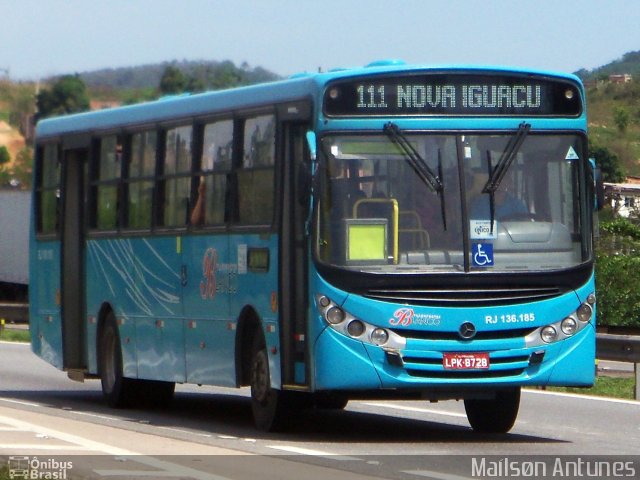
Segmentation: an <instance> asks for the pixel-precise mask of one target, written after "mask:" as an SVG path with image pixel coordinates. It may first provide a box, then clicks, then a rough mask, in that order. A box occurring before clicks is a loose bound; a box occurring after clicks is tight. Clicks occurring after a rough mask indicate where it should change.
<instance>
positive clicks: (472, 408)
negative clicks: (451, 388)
mask: <svg viewBox="0 0 640 480" xmlns="http://www.w3.org/2000/svg"><path fill="white" fill-rule="evenodd" d="M519 407H520V387H517V388H511V389H508V390H499V391H497V392H496V396H495V398H492V399H465V401H464V409H465V411H466V412H467V419H468V420H469V423H470V424H471V427H472V428H473V430H474V431H476V432H479V433H507V432H508V431H509V430H511V427H513V425H514V423H515V422H516V417H517V416H518V409H519Z"/></svg>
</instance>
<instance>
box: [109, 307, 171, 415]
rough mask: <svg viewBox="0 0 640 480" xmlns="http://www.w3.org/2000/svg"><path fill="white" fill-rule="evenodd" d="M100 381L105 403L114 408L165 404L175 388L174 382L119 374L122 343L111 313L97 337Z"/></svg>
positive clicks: (169, 401) (120, 372)
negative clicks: (98, 341) (98, 337)
mask: <svg viewBox="0 0 640 480" xmlns="http://www.w3.org/2000/svg"><path fill="white" fill-rule="evenodd" d="M100 382H101V384H102V394H103V395H104V398H105V400H106V401H107V404H108V405H109V406H110V407H114V408H128V407H137V406H141V407H151V408H153V407H165V406H167V405H168V404H169V403H171V400H172V399H173V393H174V391H175V387H176V384H175V383H174V382H162V381H158V380H138V379H134V378H125V377H124V376H123V373H122V344H121V343H120V333H119V332H118V325H117V324H116V319H115V316H114V315H113V312H109V313H108V314H107V317H106V318H105V322H104V328H103V329H102V334H101V336H100Z"/></svg>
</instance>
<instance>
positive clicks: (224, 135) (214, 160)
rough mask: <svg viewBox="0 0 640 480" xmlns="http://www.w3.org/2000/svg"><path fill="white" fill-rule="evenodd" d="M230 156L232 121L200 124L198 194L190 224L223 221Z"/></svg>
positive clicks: (216, 223) (218, 223)
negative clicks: (200, 148) (202, 128)
mask: <svg viewBox="0 0 640 480" xmlns="http://www.w3.org/2000/svg"><path fill="white" fill-rule="evenodd" d="M232 158H233V120H222V121H218V122H214V123H209V124H207V125H205V126H204V132H203V144H202V157H201V159H200V172H199V176H200V178H199V181H198V182H197V185H198V197H197V199H196V203H195V206H194V210H193V212H192V214H191V223H192V224H193V225H202V224H206V225H220V224H223V223H224V221H225V202H226V198H227V175H228V173H229V172H230V171H231V161H232Z"/></svg>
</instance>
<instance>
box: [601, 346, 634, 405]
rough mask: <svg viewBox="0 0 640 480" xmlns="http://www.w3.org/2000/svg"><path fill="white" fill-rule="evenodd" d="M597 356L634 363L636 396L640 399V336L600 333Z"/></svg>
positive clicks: (603, 358)
mask: <svg viewBox="0 0 640 480" xmlns="http://www.w3.org/2000/svg"><path fill="white" fill-rule="evenodd" d="M596 357H597V358H598V359H600V360H611V361H614V362H631V363H633V364H634V366H633V371H634V373H635V380H636V385H635V388H634V398H635V399H636V400H640V336H637V335H611V334H608V333H598V334H597V335H596Z"/></svg>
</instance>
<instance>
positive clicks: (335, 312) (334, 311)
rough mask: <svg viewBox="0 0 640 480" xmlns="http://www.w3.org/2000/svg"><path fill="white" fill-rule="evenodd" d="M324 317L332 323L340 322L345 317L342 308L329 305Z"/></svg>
mask: <svg viewBox="0 0 640 480" xmlns="http://www.w3.org/2000/svg"><path fill="white" fill-rule="evenodd" d="M326 318H327V322H329V323H331V324H332V325H337V324H339V323H342V321H343V320H344V319H345V314H344V310H342V309H341V308H340V307H331V308H330V309H329V310H327V313H326Z"/></svg>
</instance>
